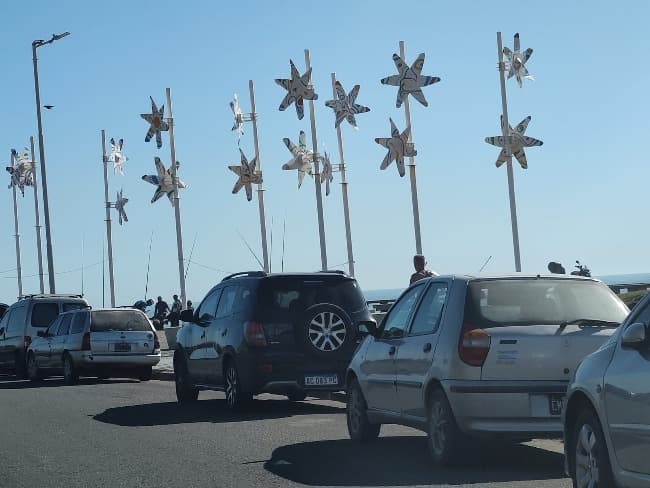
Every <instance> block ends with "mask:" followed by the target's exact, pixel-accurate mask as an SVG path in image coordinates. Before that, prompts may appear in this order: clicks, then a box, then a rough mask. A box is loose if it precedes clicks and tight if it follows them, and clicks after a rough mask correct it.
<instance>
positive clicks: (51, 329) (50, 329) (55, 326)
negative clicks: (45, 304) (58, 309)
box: [45, 317, 61, 336]
mask: <svg viewBox="0 0 650 488" xmlns="http://www.w3.org/2000/svg"><path fill="white" fill-rule="evenodd" d="M60 323H61V317H58V318H56V319H54V322H52V324H50V326H49V327H48V328H47V330H46V331H45V332H46V333H47V335H49V336H55V335H56V331H57V329H58V328H59V324H60Z"/></svg>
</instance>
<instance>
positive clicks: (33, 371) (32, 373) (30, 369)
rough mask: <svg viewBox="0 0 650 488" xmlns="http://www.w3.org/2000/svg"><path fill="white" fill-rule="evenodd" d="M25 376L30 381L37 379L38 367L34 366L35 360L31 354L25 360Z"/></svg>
mask: <svg viewBox="0 0 650 488" xmlns="http://www.w3.org/2000/svg"><path fill="white" fill-rule="evenodd" d="M27 375H28V376H29V379H30V380H35V379H37V378H38V366H36V358H34V355H33V354H31V355H30V356H29V358H28V359H27Z"/></svg>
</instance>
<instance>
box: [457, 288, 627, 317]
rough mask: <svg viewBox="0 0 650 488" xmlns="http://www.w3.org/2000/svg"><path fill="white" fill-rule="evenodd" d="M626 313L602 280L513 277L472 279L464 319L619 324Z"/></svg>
mask: <svg viewBox="0 0 650 488" xmlns="http://www.w3.org/2000/svg"><path fill="white" fill-rule="evenodd" d="M627 314H628V310H627V307H625V305H624V304H623V303H622V302H621V301H620V300H619V299H618V298H617V297H616V295H614V293H613V292H612V291H611V290H610V289H609V288H607V287H606V286H605V285H603V284H602V283H598V282H595V281H582V280H580V281H579V280H552V279H531V280H516V279H512V280H485V281H473V282H471V283H470V284H469V288H468V294H467V303H466V309H465V315H466V317H465V320H466V321H467V322H470V323H472V324H473V325H476V326H479V327H484V328H485V327H500V326H507V325H532V324H560V323H562V322H570V321H573V320H578V319H593V320H602V321H607V322H612V323H615V324H618V323H620V322H622V321H623V320H624V319H625V317H626V316H627Z"/></svg>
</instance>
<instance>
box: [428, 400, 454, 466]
mask: <svg viewBox="0 0 650 488" xmlns="http://www.w3.org/2000/svg"><path fill="white" fill-rule="evenodd" d="M449 427H450V423H449V418H448V415H447V410H446V409H445V407H444V405H443V404H442V402H440V401H436V402H434V403H433V405H432V406H431V425H430V427H429V429H430V435H431V447H432V448H433V450H434V452H435V454H436V455H437V456H442V454H443V453H444V451H445V449H447V444H448V441H449Z"/></svg>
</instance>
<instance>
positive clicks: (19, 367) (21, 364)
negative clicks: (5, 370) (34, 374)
mask: <svg viewBox="0 0 650 488" xmlns="http://www.w3.org/2000/svg"><path fill="white" fill-rule="evenodd" d="M14 372H15V374H16V376H17V377H18V378H20V379H23V380H24V379H26V378H27V364H26V363H25V358H24V356H22V355H21V354H19V353H16V356H15V358H14Z"/></svg>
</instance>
